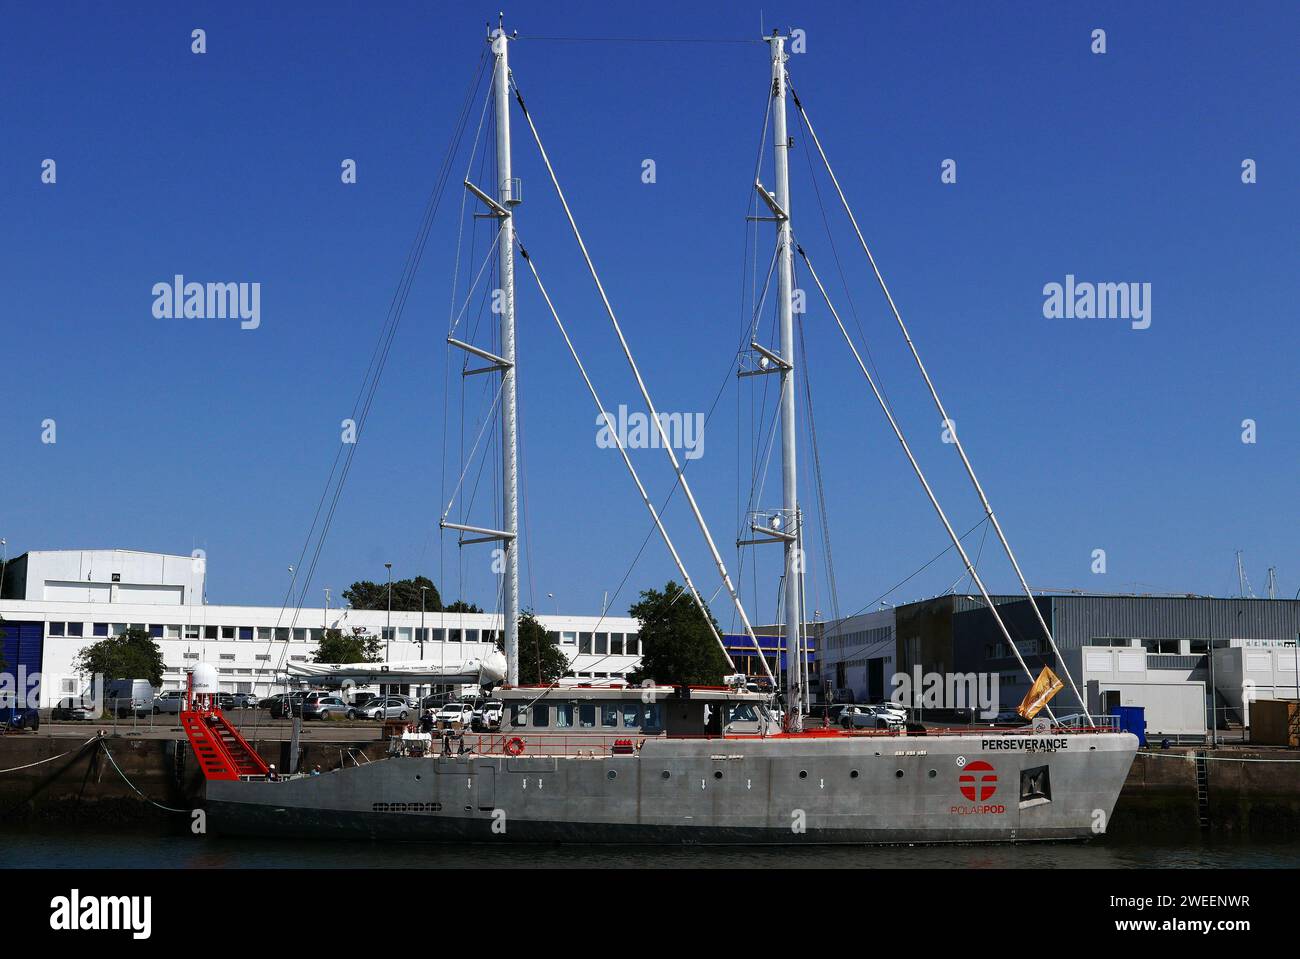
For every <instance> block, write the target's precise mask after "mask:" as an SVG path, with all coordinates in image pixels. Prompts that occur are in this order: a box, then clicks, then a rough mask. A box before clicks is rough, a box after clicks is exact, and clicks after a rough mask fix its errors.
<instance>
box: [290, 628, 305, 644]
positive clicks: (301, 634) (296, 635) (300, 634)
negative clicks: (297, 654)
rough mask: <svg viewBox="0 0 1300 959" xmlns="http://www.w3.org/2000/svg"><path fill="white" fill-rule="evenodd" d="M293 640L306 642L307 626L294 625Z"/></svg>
mask: <svg viewBox="0 0 1300 959" xmlns="http://www.w3.org/2000/svg"><path fill="white" fill-rule="evenodd" d="M293 641H294V642H295V643H305V642H307V628H306V627H305V626H295V627H294V628H293Z"/></svg>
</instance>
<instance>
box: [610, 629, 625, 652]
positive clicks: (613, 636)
mask: <svg viewBox="0 0 1300 959" xmlns="http://www.w3.org/2000/svg"><path fill="white" fill-rule="evenodd" d="M609 651H610V653H612V654H613V655H615V656H622V655H623V634H622V633H610V634H609Z"/></svg>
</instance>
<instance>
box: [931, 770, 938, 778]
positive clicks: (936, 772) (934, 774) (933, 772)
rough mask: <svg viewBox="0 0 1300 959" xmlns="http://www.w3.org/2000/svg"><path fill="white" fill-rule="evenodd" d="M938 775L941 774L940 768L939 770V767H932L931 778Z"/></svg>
mask: <svg viewBox="0 0 1300 959" xmlns="http://www.w3.org/2000/svg"><path fill="white" fill-rule="evenodd" d="M937 775H939V770H937V769H931V770H930V778H931V779H933V778H934V777H935V776H937Z"/></svg>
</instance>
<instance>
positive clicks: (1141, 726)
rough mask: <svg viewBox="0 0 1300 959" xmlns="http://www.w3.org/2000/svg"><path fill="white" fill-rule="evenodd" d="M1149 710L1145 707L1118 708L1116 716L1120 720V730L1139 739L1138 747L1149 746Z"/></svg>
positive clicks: (1116, 708)
mask: <svg viewBox="0 0 1300 959" xmlns="http://www.w3.org/2000/svg"><path fill="white" fill-rule="evenodd" d="M1146 712H1147V709H1146V707H1145V706H1116V707H1115V715H1116V716H1117V717H1118V718H1119V728H1120V729H1121V730H1123V731H1124V732H1126V733H1132V734H1133V735H1134V736H1136V737H1137V738H1138V745H1139V746H1145V745H1146V744H1147V716H1146Z"/></svg>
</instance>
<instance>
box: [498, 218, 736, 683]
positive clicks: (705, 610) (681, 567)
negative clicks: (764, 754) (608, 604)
mask: <svg viewBox="0 0 1300 959" xmlns="http://www.w3.org/2000/svg"><path fill="white" fill-rule="evenodd" d="M515 236H516V242H518V245H519V255H520V256H521V257H523V260H524V262H525V263H527V264H528V269H529V272H531V273H532V275H533V279H534V280H536V281H537V289H538V290H539V291H540V292H541V294H542V299H543V300H545V301H546V306H547V309H549V310H550V313H551V317H552V318H553V319H554V320H555V325H556V326H557V327H559V330H560V335H561V336H563V337H564V344H565V346H567V347H568V348H569V353H570V355H571V356H572V357H573V361H574V363H576V364H577V366H578V372H579V373H581V374H582V379H583V382H584V383H586V385H587V390H588V392H589V393H591V398H592V401H593V402H595V404H596V409H597V411H599V412H600V414H601V415H602V416H603V417H605V418H608V415H609V414H608V413H606V412H605V405H604V403H602V402H601V399H600V394H599V393H597V392H596V387H595V385H594V384H593V383H592V381H591V377H590V376H588V375H587V369H586V367H585V366H584V365H583V362H582V359H581V358H580V357H579V356H578V351H577V349H576V348H575V347H574V345H573V341H572V339H570V337H569V333H568V331H567V330H566V329H565V327H564V323H563V322H562V321H561V320H560V314H559V313H558V312H556V310H555V305H554V304H553V303H552V301H551V297H550V294H548V293H547V292H546V287H545V286H544V285H543V284H542V278H541V276H540V275H539V274H538V272H537V265H536V264H535V263H533V260H532V257H530V256H529V255H528V251H527V250H526V249H525V248H524V245H523V242H522V241H520V240H519V239H518V233H516V234H515ZM609 432H610V436H611V437H613V439H614V445H615V446H617V447H618V451H619V454H620V455H621V456H622V458H623V463H624V465H625V466H627V470H628V473H629V474H631V476H632V481H633V482H634V483H635V484H636V488H637V491H638V492H639V493H640V494H641V499H642V501H643V502H644V503H645V505H646V508H647V509H649V510H650V515H651V517H652V518H653V519H654V522H655V527H656V528H657V529H658V530H659V533H660V535H661V536H662V537H663V540H664V545H666V546H667V547H668V551H669V552H670V553H671V554H672V557H673V562H675V563H676V564H677V569H678V571H679V572H680V573H681V574H682V578H683V579H684V580H685V581H686V587H687V588H688V589H690V591H691V595H692V596H693V597H694V599H695V602H696V604H697V605H698V606H699V608H700V613H701V614H702V615H703V616H704V621H705V623H706V624H707V626H708V628H709V632H711V633H712V634H713V638H714V639H715V640H717V643H718V648H719V649H720V650H721V651H722V656H723V658H724V659H725V660H726V662H727V666H728V667H729V668H730V670H731V672H733V673H734V672H735V671H736V664H735V663H734V662H733V661H732V659H731V656H730V655H729V654H728V653H727V644H726V643H725V642H723V640H722V637H721V636H720V635H719V634H718V630H717V627H716V626H714V624H713V617H712V616H710V615H709V607H708V604H707V603H705V601H704V599H703V597H701V596H700V593H699V590H698V589H696V587H695V584H694V582H693V581H692V580H691V577H690V573H688V572H687V570H686V564H685V563H683V562H682V559H681V556H680V554H678V552H677V547H676V546H674V545H673V541H672V537H670V536H669V535H668V530H667V529H666V528H665V527H664V525H663V520H662V519H661V518H660V516H659V514H658V512H656V511H655V508H654V503H653V502H652V501H651V499H650V494H649V493H648V492H646V488H645V485H644V484H643V483H642V482H641V478H640V477H639V476H638V475H637V472H636V468H635V467H634V466H633V465H632V458H631V457H630V456H629V455H628V452H627V448H626V446H625V445H624V443H623V440H622V438H621V437H620V436H619V435H618V431H617V430H610V431H609ZM601 616H602V618H603V617H604V612H603V611H602V613H601ZM593 632H594V630H593Z"/></svg>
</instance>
